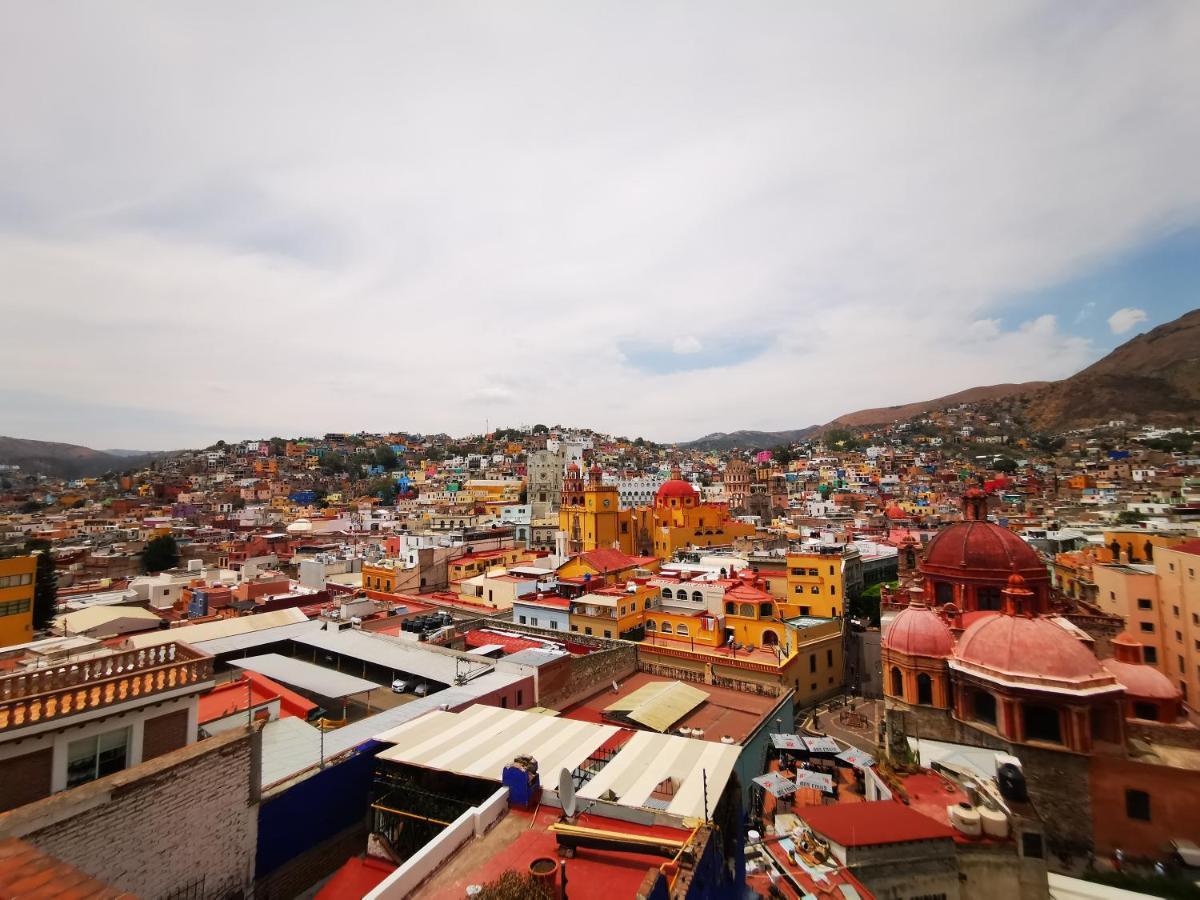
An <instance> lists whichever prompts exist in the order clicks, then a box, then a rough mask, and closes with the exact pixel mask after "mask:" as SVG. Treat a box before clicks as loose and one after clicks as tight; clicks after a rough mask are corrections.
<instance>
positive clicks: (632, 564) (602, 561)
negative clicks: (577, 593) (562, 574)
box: [579, 547, 654, 575]
mask: <svg viewBox="0 0 1200 900" xmlns="http://www.w3.org/2000/svg"><path fill="white" fill-rule="evenodd" d="M579 558H580V559H581V560H583V562H585V563H587V564H588V565H589V566H591V567H592V568H593V569H595V570H596V571H597V572H599V573H600V574H602V575H605V574H608V573H609V572H620V571H623V570H625V569H634V568H637V567H638V566H640V565H642V564H643V563H644V562H645V561H646V560H648V559H653V558H654V557H644V556H629V555H627V554H625V553H622V552H621V551H620V550H613V549H612V548H611V547H600V548H598V549H596V550H588V551H587V552H586V553H581V554H579Z"/></svg>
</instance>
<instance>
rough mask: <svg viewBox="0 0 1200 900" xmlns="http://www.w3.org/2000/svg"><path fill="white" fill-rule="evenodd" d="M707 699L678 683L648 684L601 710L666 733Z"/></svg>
mask: <svg viewBox="0 0 1200 900" xmlns="http://www.w3.org/2000/svg"><path fill="white" fill-rule="evenodd" d="M706 700H708V693H707V692H705V691H702V690H700V689H699V688H694V687H692V686H691V685H690V684H684V683H683V682H682V681H652V682H650V684H644V685H642V686H641V687H640V688H638V689H637V690H636V691H633V692H632V693H630V694H628V695H627V696H625V697H622V698H621V699H619V700H617V701H616V702H615V703H612V704H610V705H608V706H606V707H605V708H604V711H605V712H606V713H619V714H621V715H623V716H624V717H625V718H627V719H629V720H630V721H631V722H637V723H638V724H639V725H645V726H646V727H647V728H653V729H654V730H655V731H666V730H667V729H668V728H670V727H671V726H672V725H674V724H675V723H676V722H678V721H679V720H680V719H682V718H683V717H684V716H686V715H687V714H688V713H689V712H691V711H692V710H693V709H695V708H696V707H697V706H699V705H700V704H701V703H704V702H705V701H706Z"/></svg>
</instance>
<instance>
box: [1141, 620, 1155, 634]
mask: <svg viewBox="0 0 1200 900" xmlns="http://www.w3.org/2000/svg"><path fill="white" fill-rule="evenodd" d="M1138 627H1139V628H1141V629H1142V631H1145V632H1148V633H1150V634H1153V633H1154V623H1153V622H1140V623H1138Z"/></svg>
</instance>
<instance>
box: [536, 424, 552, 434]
mask: <svg viewBox="0 0 1200 900" xmlns="http://www.w3.org/2000/svg"><path fill="white" fill-rule="evenodd" d="M533 433H534V434H549V433H550V429H549V428H547V427H546V426H545V425H540V424H539V425H534V426H533Z"/></svg>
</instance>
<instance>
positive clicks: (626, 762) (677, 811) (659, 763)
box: [579, 731, 742, 818]
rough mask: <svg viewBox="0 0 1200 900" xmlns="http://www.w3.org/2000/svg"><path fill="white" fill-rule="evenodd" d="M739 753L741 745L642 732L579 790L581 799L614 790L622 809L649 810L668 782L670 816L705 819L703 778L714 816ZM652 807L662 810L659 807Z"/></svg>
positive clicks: (660, 806)
mask: <svg viewBox="0 0 1200 900" xmlns="http://www.w3.org/2000/svg"><path fill="white" fill-rule="evenodd" d="M741 751H742V748H741V747H737V746H731V745H728V744H718V743H715V742H713V741H699V740H694V739H692V738H685V737H678V736H675V735H668V734H654V733H653V732H650V731H639V732H637V733H636V734H634V736H633V737H632V738H631V739H630V740H629V741H628V743H626V744H625V745H624V746H623V747H621V749H620V750H619V751H618V752H617V755H616V756H615V757H613V759H612V761H611V762H610V763H609V764H608V765H607V766H605V767H604V768H603V769H601V770H600V772H599V773H598V774H597V775H596V777H595V778H593V779H592V780H591V781H589V782H588V783H587V784H586V785H584V786H583V787H582V788H581V789H580V791H579V797H580V798H582V799H597V798H599V796H600V795H601V794H603V793H604V792H605V791H608V790H611V791H612V792H613V793H614V794H616V796H617V800H616V802H617V803H619V804H620V805H621V806H633V807H646V806H647V805H648V801H650V800H651V795H652V794H654V792H655V789H656V788H657V787H658V786H659V785H660V784H662V782H663V781H665V780H667V779H670V780H671V784H672V787H673V790H674V793H673V794H672V795H670V796H669V797H668V798H665V799H664V802H666V812H668V813H670V814H671V815H675V816H679V817H681V818H701V817H703V815H704V782H705V777H706V776H707V779H708V808H709V811H710V813H711V811H712V808H713V806H715V805H716V802H717V798H718V797H720V796H721V791H722V790H724V788H725V783H726V782H727V781H728V780H729V775H730V773H731V772H732V771H733V766H734V764H735V763H736V762H737V758H738V756H739V755H740V754H741ZM654 806H655V807H657V808H660V809H661V808H662V805H661V804H659V803H655V804H654Z"/></svg>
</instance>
